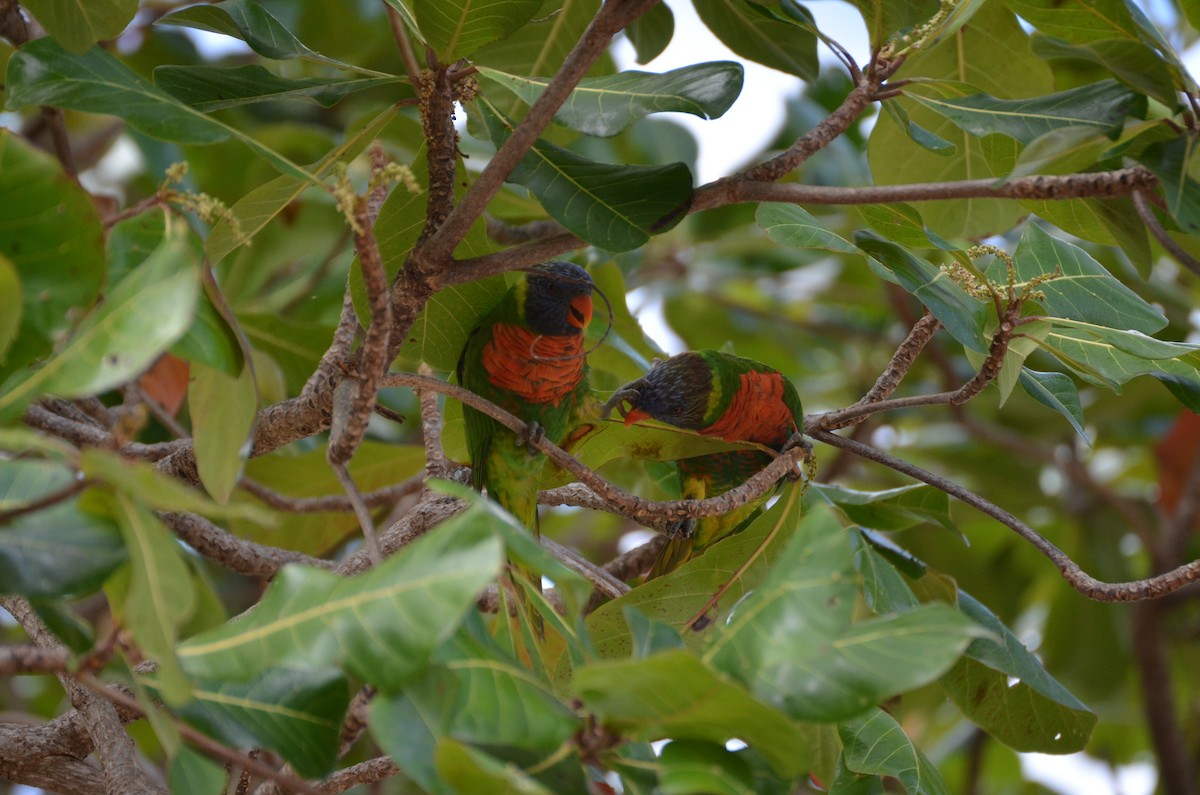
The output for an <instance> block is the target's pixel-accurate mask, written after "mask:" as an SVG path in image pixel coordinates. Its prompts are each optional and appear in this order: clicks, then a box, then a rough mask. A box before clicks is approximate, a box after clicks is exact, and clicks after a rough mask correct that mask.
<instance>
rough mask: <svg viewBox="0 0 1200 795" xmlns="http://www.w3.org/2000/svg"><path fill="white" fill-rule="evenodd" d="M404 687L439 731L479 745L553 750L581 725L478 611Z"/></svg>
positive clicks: (414, 704)
mask: <svg viewBox="0 0 1200 795" xmlns="http://www.w3.org/2000/svg"><path fill="white" fill-rule="evenodd" d="M405 692H406V694H407V696H408V698H409V699H410V701H411V702H412V705H413V706H414V707H415V709H416V710H417V711H419V712H420V713H421V714H422V715H426V716H428V717H429V719H430V720H431V721H432V722H433V723H432V726H431V728H432V729H433V730H434V731H435V732H436V733H437V734H439V735H441V736H449V737H456V738H458V739H459V740H463V741H465V742H470V743H475V744H479V745H496V746H501V745H503V746H509V747H515V748H525V749H529V750H534V751H553V750H554V749H556V748H558V747H559V746H560V745H561V744H562V743H563V741H565V740H566V739H567V738H569V737H570V736H571V734H572V733H573V732H575V731H577V730H579V728H580V720H579V718H578V717H576V715H575V714H574V713H573V712H572V711H571V710H570V709H569V708H568V707H567V706H566V705H565V704H563V703H562V702H561V701H560V700H559V699H558V698H557V697H556V696H555V695H554V693H552V692H551V691H550V690H549V688H548V687H547V685H546V684H545V683H543V682H542V681H540V680H539V679H538V678H537V677H536V676H535V675H533V674H532V673H530V671H529V670H528V669H527V668H525V667H524V666H522V665H521V664H520V663H519V662H518V661H517V660H515V659H513V658H512V657H511V656H510V655H508V654H506V653H505V652H504V651H503V650H502V649H501V648H500V647H499V645H498V644H497V642H496V641H495V640H494V639H493V638H491V637H490V636H489V635H488V634H487V629H486V628H485V627H484V626H483V623H482V621H481V620H480V619H479V617H478V616H477V615H472V616H469V617H468V618H467V620H466V622H465V624H464V626H463V627H462V628H461V629H460V630H459V632H458V633H457V634H456V635H455V636H454V637H453V638H451V639H450V640H449V641H448V642H447V643H446V644H445V645H443V646H442V648H440V649H439V650H438V651H437V653H436V654H435V655H434V660H433V665H431V666H430V668H429V669H428V670H427V671H426V672H425V673H424V674H422V675H421V676H420V677H419V678H418V679H416V680H414V681H413V683H412V684H411V685H410V686H408V687H406V688H405Z"/></svg>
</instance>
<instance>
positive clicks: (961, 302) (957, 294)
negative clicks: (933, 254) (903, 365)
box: [854, 231, 987, 353]
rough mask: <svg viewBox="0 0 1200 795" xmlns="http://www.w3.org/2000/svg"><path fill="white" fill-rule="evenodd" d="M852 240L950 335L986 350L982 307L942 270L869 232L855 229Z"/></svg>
mask: <svg viewBox="0 0 1200 795" xmlns="http://www.w3.org/2000/svg"><path fill="white" fill-rule="evenodd" d="M854 243H855V245H857V246H858V247H859V248H860V249H862V250H863V251H865V252H866V253H867V254H869V255H870V256H871V257H872V258H874V259H875V260H877V261H879V262H880V263H881V264H882V265H884V266H885V267H887V268H888V270H889V271H891V272H892V273H893V274H895V276H896V278H897V279H898V280H899V282H900V286H901V287H903V288H904V289H905V290H908V291H909V292H910V293H912V294H913V295H914V296H916V297H917V298H918V299H919V300H920V301H921V303H922V304H924V305H925V306H926V307H927V308H928V309H929V311H930V312H932V313H933V314H934V316H935V317H936V318H937V319H938V320H939V321H941V324H942V325H943V326H945V327H946V330H947V331H949V332H950V334H951V336H953V337H954V339H956V340H958V341H959V342H961V343H962V344H963V345H965V346H966V347H967V348H970V349H971V350H973V351H978V352H980V353H983V352H985V351H987V340H986V339H985V338H984V336H983V324H984V321H985V320H986V318H987V310H986V308H985V307H984V305H983V304H982V303H980V302H979V301H977V300H975V299H974V298H972V297H971V296H969V295H967V294H966V293H965V292H964V291H963V289H962V288H961V287H959V286H958V285H957V284H955V283H954V280H952V279H951V278H950V277H949V276H948V275H947V274H946V273H945V272H944V271H941V270H939V269H938V268H935V267H934V266H933V265H931V264H929V262H928V261H926V260H923V259H921V258H920V257H918V256H916V255H915V254H913V253H912V252H911V251H908V250H907V249H904V248H901V247H900V246H898V245H896V244H895V243H892V242H891V241H888V240H884V239H883V238H882V237H879V236H878V235H876V234H875V233H873V232H866V231H860V232H855V233H854Z"/></svg>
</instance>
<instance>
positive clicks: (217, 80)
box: [154, 64, 408, 112]
mask: <svg viewBox="0 0 1200 795" xmlns="http://www.w3.org/2000/svg"><path fill="white" fill-rule="evenodd" d="M399 83H403V84H404V85H407V84H408V81H406V80H403V79H402V78H399V77H358V78H354V79H351V80H333V79H329V78H324V77H305V78H287V77H280V76H279V75H277V74H275V73H274V72H271V71H269V70H267V69H265V68H264V67H262V66H259V65H257V64H251V65H248V66H235V67H232V68H221V67H216V66H159V67H157V68H156V69H155V70H154V84H155V85H156V86H158V87H159V88H161V89H162V90H164V91H166V92H167V93H168V94H170V95H171V96H173V97H175V98H176V99H178V100H179V101H180V102H184V103H187V104H188V105H190V106H192V107H193V108H196V109H197V110H202V111H205V112H209V111H214V110H220V109H221V108H232V107H235V106H237V105H247V104H250V103H253V102H270V101H272V100H279V99H303V100H309V101H311V102H315V103H317V104H318V105H323V106H325V107H327V108H328V107H332V106H333V105H335V104H337V103H338V102H339V101H341V100H342V99H343V98H345V97H346V96H347V95H349V94H353V93H354V92H356V91H363V90H366V89H368V88H376V87H378V86H384V85H392V84H399Z"/></svg>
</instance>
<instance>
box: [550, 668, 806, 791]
mask: <svg viewBox="0 0 1200 795" xmlns="http://www.w3.org/2000/svg"><path fill="white" fill-rule="evenodd" d="M572 686H573V689H574V691H575V693H576V694H578V696H579V698H580V699H582V700H583V702H584V704H585V705H586V706H587V708H588V709H589V710H591V711H592V712H594V713H595V714H596V716H597V717H598V718H599V719H600V720H602V721H603V722H604V723H605V725H607V726H609V727H610V728H611V729H613V730H615V731H618V732H620V733H621V734H623V735H627V736H630V737H634V738H637V739H643V740H657V739H663V738H667V737H670V738H672V739H676V740H705V741H708V742H717V743H724V742H726V741H727V740H730V739H733V738H735V737H736V738H739V739H741V740H743V741H745V742H746V743H748V744H750V745H751V746H753V747H754V748H756V749H757V750H758V751H759V752H761V753H762V754H763V755H764V756H765V757H766V758H767V759H768V761H770V763H771V765H772V766H773V767H774V768H775V769H776V771H778V772H779V773H782V774H784V775H795V774H797V773H799V772H801V771H803V770H804V769H806V767H807V760H806V759H805V758H804V756H805V755H804V753H803V749H804V744H803V738H802V735H801V734H800V732H799V729H798V727H797V726H796V725H795V724H794V723H792V721H791V720H789V719H788V718H787V716H785V715H784V714H783V713H781V712H779V711H777V710H776V709H774V708H772V707H770V706H767V705H766V704H764V703H762V702H761V701H758V700H756V699H755V698H754V697H753V696H752V695H750V693H748V692H747V691H746V690H745V689H743V688H742V687H741V686H740V685H739V684H737V683H736V682H733V681H730V680H729V679H726V678H725V677H724V676H722V675H721V674H719V673H717V672H715V671H713V670H712V669H711V668H709V667H707V666H705V665H704V664H703V663H702V662H701V661H700V660H698V659H696V658H695V657H694V656H692V655H691V654H690V653H688V652H686V651H667V652H662V653H660V654H656V655H653V656H651V657H646V658H644V659H641V660H624V661H614V662H597V663H592V664H590V665H587V666H585V667H583V668H581V669H580V670H578V671H577V672H576V673H575V678H574V680H573V683H572Z"/></svg>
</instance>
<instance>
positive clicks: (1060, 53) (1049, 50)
mask: <svg viewBox="0 0 1200 795" xmlns="http://www.w3.org/2000/svg"><path fill="white" fill-rule="evenodd" d="M1033 51H1034V52H1035V53H1037V54H1038V55H1040V56H1041V57H1043V58H1046V59H1049V60H1053V59H1062V58H1073V59H1078V60H1082V61H1089V62H1091V63H1094V64H1096V65H1097V66H1099V67H1101V68H1103V69H1106V70H1108V71H1109V72H1111V73H1112V75H1113V76H1114V77H1116V78H1117V79H1118V80H1120V81H1121V82H1122V83H1124V84H1125V85H1127V86H1130V87H1131V88H1133V89H1134V90H1136V91H1140V92H1141V93H1143V94H1146V95H1148V96H1151V97H1154V98H1155V99H1157V100H1158V101H1159V102H1162V103H1163V104H1164V105H1166V106H1167V107H1168V108H1173V107H1174V106H1175V104H1176V103H1177V102H1178V101H1179V92H1178V90H1177V89H1176V87H1175V81H1174V79H1173V77H1172V75H1171V70H1170V69H1169V68H1168V67H1167V65H1166V63H1164V62H1163V59H1162V56H1160V55H1159V54H1158V53H1157V52H1156V51H1155V50H1154V48H1152V47H1150V46H1148V45H1146V44H1144V43H1142V42H1140V41H1135V40H1134V39H1098V40H1096V41H1092V42H1088V43H1087V44H1070V43H1068V42H1065V41H1062V40H1061V39H1056V38H1050V37H1048V36H1035V37H1034V38H1033Z"/></svg>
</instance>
